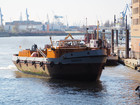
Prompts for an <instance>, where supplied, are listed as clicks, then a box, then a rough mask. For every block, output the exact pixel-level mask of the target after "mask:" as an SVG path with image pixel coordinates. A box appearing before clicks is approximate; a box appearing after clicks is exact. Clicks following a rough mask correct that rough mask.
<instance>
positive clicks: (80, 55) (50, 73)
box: [12, 34, 107, 81]
mask: <svg viewBox="0 0 140 105" xmlns="http://www.w3.org/2000/svg"><path fill="white" fill-rule="evenodd" d="M50 41H51V44H50V45H45V47H44V49H38V47H37V45H36V44H34V45H33V46H32V48H31V49H25V50H22V51H19V53H18V54H13V58H12V61H13V63H14V64H15V65H16V67H17V69H18V70H20V71H22V72H25V73H31V74H38V75H42V76H47V77H50V78H57V79H74V80H94V81H96V80H99V79H100V76H101V73H102V70H103V68H104V65H105V63H106V58H107V54H106V50H105V49H102V48H99V47H98V46H95V47H94V48H91V47H87V46H86V45H85V43H84V42H83V41H82V40H80V39H74V38H73V37H72V35H71V34H69V35H68V36H66V37H65V39H63V40H59V41H56V43H55V44H56V45H54V42H53V41H52V39H51V37H50ZM96 44H97V43H96Z"/></svg>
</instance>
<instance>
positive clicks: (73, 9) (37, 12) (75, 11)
mask: <svg viewBox="0 0 140 105" xmlns="http://www.w3.org/2000/svg"><path fill="white" fill-rule="evenodd" d="M130 2H131V1H130V0H123V1H122V0H117V1H113V0H106V1H103V0H98V1H95V0H86V1H84V0H81V1H80V0H71V1H65V0H59V1H56V0H51V1H49V0H34V1H33V0H30V1H28V0H24V1H23V0H0V8H1V9H2V14H3V15H4V17H3V19H4V22H10V21H15V20H20V15H21V13H22V19H23V20H26V8H27V9H28V13H29V19H30V20H34V21H41V22H43V23H45V22H46V21H47V15H48V16H49V20H50V22H52V21H54V20H53V16H54V15H60V16H63V17H64V19H63V22H64V23H65V24H66V23H67V22H68V23H69V25H85V24H86V22H85V21H86V18H87V19H88V25H92V24H96V23H97V20H99V21H100V22H101V23H104V22H105V21H107V20H110V21H113V16H114V14H116V15H117V18H118V17H120V16H121V14H120V12H122V11H123V10H124V8H125V5H126V3H128V4H130ZM129 18H130V17H129Z"/></svg>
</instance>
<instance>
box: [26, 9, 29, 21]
mask: <svg viewBox="0 0 140 105" xmlns="http://www.w3.org/2000/svg"><path fill="white" fill-rule="evenodd" d="M26 17H27V21H29V14H28V10H27V8H26Z"/></svg>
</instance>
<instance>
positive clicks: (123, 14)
mask: <svg viewBox="0 0 140 105" xmlns="http://www.w3.org/2000/svg"><path fill="white" fill-rule="evenodd" d="M127 10H129V11H130V9H129V5H128V4H126V6H125V8H124V10H123V11H122V12H121V15H122V20H123V24H124V21H125V16H126V13H127Z"/></svg>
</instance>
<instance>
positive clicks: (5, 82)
mask: <svg viewBox="0 0 140 105" xmlns="http://www.w3.org/2000/svg"><path fill="white" fill-rule="evenodd" d="M74 37H78V38H82V36H74ZM63 38H64V36H55V37H52V39H53V40H59V39H63ZM49 43H50V41H49V37H48V36H42V37H1V38H0V105H139V104H140V98H139V96H138V94H137V93H136V92H135V88H136V87H137V86H138V85H140V73H139V72H137V71H135V70H132V69H130V68H128V67H126V66H123V65H118V66H114V67H105V69H104V70H103V73H102V76H101V78H100V80H99V81H97V82H89V81H70V80H57V79H50V78H47V77H41V76H37V75H29V74H24V73H22V72H19V71H18V70H17V69H16V67H15V66H14V64H13V63H12V54H15V53H18V51H20V50H22V49H26V48H27V49H29V48H31V46H32V45H33V44H37V45H38V47H41V48H43V47H44V45H45V44H49ZM19 46H20V48H19Z"/></svg>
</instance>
